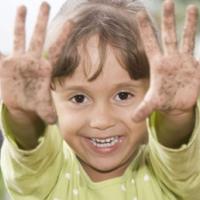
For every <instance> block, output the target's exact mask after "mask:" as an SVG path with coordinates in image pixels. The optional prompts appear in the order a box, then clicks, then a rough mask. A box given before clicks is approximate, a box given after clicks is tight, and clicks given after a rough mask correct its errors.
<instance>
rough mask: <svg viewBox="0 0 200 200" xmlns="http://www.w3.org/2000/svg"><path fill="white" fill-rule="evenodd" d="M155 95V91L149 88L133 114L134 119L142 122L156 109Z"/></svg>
mask: <svg viewBox="0 0 200 200" xmlns="http://www.w3.org/2000/svg"><path fill="white" fill-rule="evenodd" d="M153 97H154V95H153V92H152V91H151V90H148V91H147V93H146V95H145V97H144V99H143V100H142V102H141V103H140V104H139V105H138V107H137V108H136V110H135V111H134V113H133V115H132V120H133V121H135V122H140V121H143V120H145V119H146V118H147V117H148V116H149V115H150V114H151V113H152V112H153V111H154V110H155V109H156V101H155V98H153Z"/></svg>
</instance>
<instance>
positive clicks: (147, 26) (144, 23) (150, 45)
mask: <svg viewBox="0 0 200 200" xmlns="http://www.w3.org/2000/svg"><path fill="white" fill-rule="evenodd" d="M137 21H138V25H139V30H140V35H141V39H142V41H143V44H144V48H145V51H146V54H147V57H148V59H149V61H151V59H152V58H154V57H155V56H157V55H160V54H161V50H160V46H159V42H158V39H157V37H156V33H155V30H154V29H153V26H152V22H151V21H150V19H149V16H148V14H147V13H146V12H145V11H142V12H140V13H139V14H138V15H137Z"/></svg>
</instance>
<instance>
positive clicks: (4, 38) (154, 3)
mask: <svg viewBox="0 0 200 200" xmlns="http://www.w3.org/2000/svg"><path fill="white" fill-rule="evenodd" d="M46 1H47V2H48V3H49V4H50V5H51V16H50V18H51V19H52V17H53V16H54V15H55V14H56V13H57V12H58V10H59V8H60V7H61V5H62V4H63V3H64V2H65V0H56V1H54V0H46ZM68 1H72V0H68ZM74 1H76V0H74ZM41 2H42V0H34V1H31V0H6V1H4V2H3V3H1V5H0V19H1V20H0V50H1V51H2V52H3V53H5V54H8V53H9V52H11V49H12V34H13V27H14V19H15V12H16V8H17V6H19V5H21V4H24V5H26V6H27V8H28V15H27V23H26V24H27V26H26V31H27V41H29V39H30V37H31V33H32V30H33V27H34V23H35V19H36V16H37V11H38V8H39V5H40V4H41ZM143 2H144V4H145V5H146V7H147V8H149V9H150V11H151V13H152V15H153V17H154V19H155V22H156V24H157V25H158V28H159V26H160V13H161V4H162V2H163V0H143ZM175 3H176V19H177V34H178V36H179V38H180V37H181V33H182V29H183V23H184V19H185V9H186V7H187V5H188V4H195V5H196V6H198V8H199V10H200V1H199V0H175ZM198 24H199V27H198V34H197V37H196V49H195V56H196V57H198V58H200V21H199V23H198ZM1 141H2V137H0V143H1ZM0 200H11V199H10V198H9V197H8V194H7V192H6V190H5V185H4V183H3V181H2V178H1V174H0Z"/></svg>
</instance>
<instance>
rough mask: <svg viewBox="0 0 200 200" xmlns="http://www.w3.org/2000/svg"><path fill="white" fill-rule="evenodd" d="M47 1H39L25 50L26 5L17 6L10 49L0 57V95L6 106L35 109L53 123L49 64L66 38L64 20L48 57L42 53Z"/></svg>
mask: <svg viewBox="0 0 200 200" xmlns="http://www.w3.org/2000/svg"><path fill="white" fill-rule="evenodd" d="M49 10H50V8H49V5H48V4H47V3H43V4H41V7H40V10H39V15H38V18H37V23H36V26H35V30H34V33H33V36H32V39H31V42H30V45H29V48H28V50H27V51H26V50H25V20H26V8H25V7H24V6H21V7H19V9H18V12H17V16H16V23H15V32H14V47H13V52H12V54H11V55H9V56H1V57H0V63H1V65H0V81H1V93H2V99H3V101H4V103H5V105H6V106H7V107H8V109H10V110H17V111H22V112H26V113H35V114H36V115H38V116H39V117H40V118H41V119H43V120H44V121H45V122H47V123H55V122H56V119H57V116H56V113H55V109H54V106H53V103H52V99H51V93H50V83H51V73H52V69H53V67H52V66H53V65H54V64H55V62H56V61H57V58H58V57H59V55H60V53H61V50H62V48H63V45H64V43H65V40H66V38H67V34H66V33H67V31H68V24H67V23H66V24H65V25H64V28H63V31H62V33H61V35H60V36H59V37H58V39H57V41H56V42H55V43H54V44H53V45H52V46H51V47H50V50H49V58H50V59H49V60H47V59H45V58H43V57H42V53H43V46H44V41H45V36H46V29H47V24H48V18H49Z"/></svg>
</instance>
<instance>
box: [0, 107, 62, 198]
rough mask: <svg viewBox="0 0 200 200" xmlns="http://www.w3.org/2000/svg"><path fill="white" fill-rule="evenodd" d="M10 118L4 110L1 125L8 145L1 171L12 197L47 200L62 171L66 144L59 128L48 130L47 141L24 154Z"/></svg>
mask: <svg viewBox="0 0 200 200" xmlns="http://www.w3.org/2000/svg"><path fill="white" fill-rule="evenodd" d="M6 114H7V112H6V109H5V107H4V106H3V107H2V110H1V118H2V119H1V123H2V129H3V135H4V143H3V146H2V150H1V168H2V173H3V178H4V180H5V183H6V186H7V188H8V190H9V193H10V195H11V196H12V198H13V199H16V200H18V199H20V200H36V199H41V200H42V199H45V197H46V196H48V194H49V193H50V191H51V190H52V188H53V187H54V185H55V184H56V181H57V179H58V176H59V173H60V171H61V167H62V164H61V162H62V160H63V151H62V146H63V141H62V138H61V136H60V134H59V132H58V128H57V127H56V126H49V127H47V128H46V130H45V133H44V137H41V138H40V139H39V145H38V146H37V147H36V148H35V149H33V150H31V151H24V150H21V149H20V148H19V147H18V146H17V144H16V143H15V141H14V139H13V137H12V135H13V134H12V132H11V130H10V129H9V126H8V125H7V123H6ZM27 134H28V133H27ZM49 174H51V176H49Z"/></svg>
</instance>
